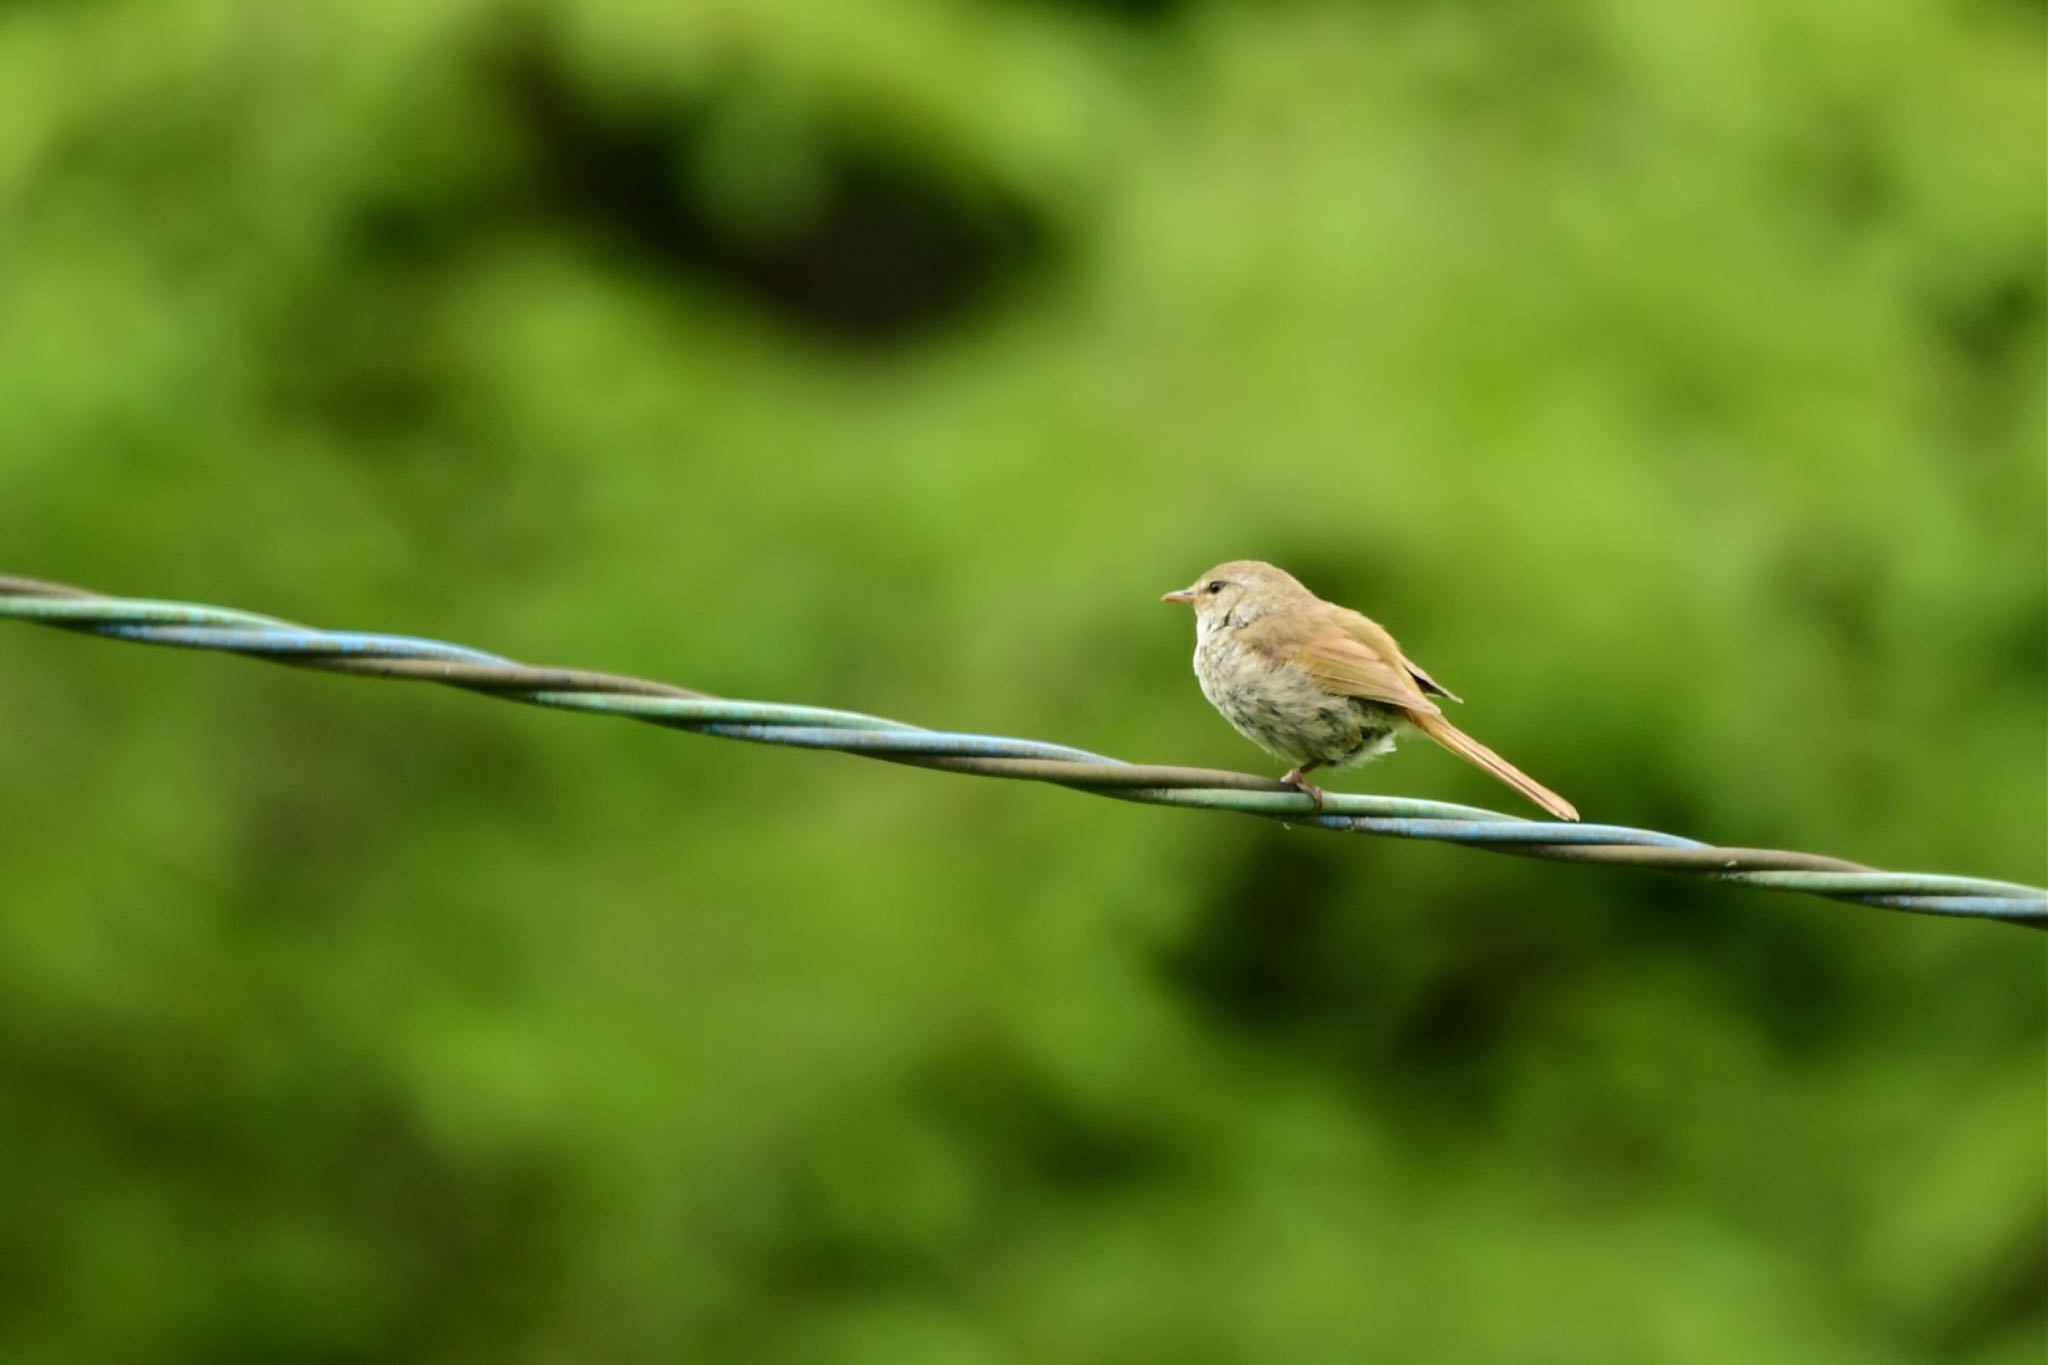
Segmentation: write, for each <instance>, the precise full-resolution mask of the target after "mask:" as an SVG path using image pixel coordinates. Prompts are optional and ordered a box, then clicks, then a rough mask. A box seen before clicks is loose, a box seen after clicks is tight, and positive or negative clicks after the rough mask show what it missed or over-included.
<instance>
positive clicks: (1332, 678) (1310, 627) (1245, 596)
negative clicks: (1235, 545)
mask: <svg viewBox="0 0 2048 1365" xmlns="http://www.w3.org/2000/svg"><path fill="white" fill-rule="evenodd" d="M1160 600H1161V601H1165V602H1186V603H1189V604H1190V605H1192V606H1193V607H1194V609H1195V676H1196V677H1197V678H1199V679H1200V680H1201V683H1202V695H1203V696H1205V697H1207V698H1208V699H1209V704H1210V705H1211V706H1214V707H1215V708H1216V709H1217V710H1218V711H1221V712H1222V713H1223V718H1224V719H1225V720H1227V721H1229V722H1230V724H1231V725H1232V727H1233V728H1235V729H1236V731H1237V732H1238V733H1239V734H1241V735H1243V736H1244V737H1245V738H1246V739H1248V740H1250V741H1251V742H1252V743H1254V744H1256V745H1258V746H1259V747H1260V748H1261V749H1264V750H1265V751H1266V752H1267V753H1269V754H1272V755H1273V756H1274V757H1276V758H1280V759H1284V760H1285V761H1287V762H1289V763H1292V764H1293V765H1294V768H1293V770H1292V771H1291V772H1289V773H1288V774H1287V775H1286V776H1285V777H1283V778H1281V779H1280V780H1281V781H1283V782H1286V783H1288V784H1289V785H1291V786H1294V787H1297V788H1299V789H1300V790H1302V791H1304V792H1306V793H1308V795H1309V796H1311V797H1313V798H1314V799H1315V803H1316V809H1317V810H1321V809H1322V807H1323V793H1322V790H1321V789H1320V788H1318V787H1314V786H1311V785H1310V784H1309V782H1308V780H1307V778H1308V774H1309V773H1310V772H1312V771H1314V770H1315V769H1317V768H1325V767H1328V768H1348V767H1351V766H1353V765H1355V764H1359V763H1367V762H1370V761H1371V760H1373V759H1375V758H1378V757H1379V756H1380V755H1381V754H1384V753H1386V752H1388V751H1389V750H1391V749H1392V748H1393V747H1394V740H1395V739H1396V738H1397V737H1398V736H1400V735H1403V734H1406V733H1407V732H1409V731H1410V730H1420V731H1421V732H1422V733H1423V734H1425V735H1428V736H1429V737H1430V738H1431V739H1433V740H1435V741H1436V742H1437V743H1439V744H1441V745H1443V746H1444V747H1445V748H1446V749H1449V750H1450V751H1451V752H1452V753H1454V754H1456V755H1457V756H1458V757H1460V758H1462V759H1464V760H1465V761H1466V762H1468V763H1471V764H1474V765H1476V766H1478V767H1481V768H1484V769H1485V770H1486V771H1487V772H1489V773H1492V774H1493V775H1494V776H1495V777H1497V778H1499V779H1500V780H1501V781H1503V782H1505V783H1507V784H1508V785H1509V786H1510V787H1513V788H1514V789H1515V790H1516V791H1518V792H1520V793H1521V794H1522V795H1524V796H1526V797H1528V798H1529V799H1530V800H1531V801H1534V802H1535V803H1536V804H1537V805H1539V806H1541V807H1543V809H1545V810H1547V811H1549V812H1550V813H1551V814H1552V815H1554V816H1556V817H1557V818H1558V819H1560V820H1576V819H1578V818H1579V813H1578V811H1577V810H1575V809H1573V807H1572V803H1571V802H1569V801H1567V800H1565V799H1564V798H1563V797H1562V796H1559V795H1558V794H1557V793H1556V792H1554V791H1552V790H1550V789H1549V788H1548V787H1546V786H1544V785H1543V784H1542V783H1541V782H1538V781H1537V780H1536V779H1535V778H1533V777H1530V776H1529V775H1528V774H1527V773H1525V772H1523V771H1522V770H1521V769H1520V768H1517V767H1516V766H1515V765H1514V764H1512V763H1510V762H1508V761H1507V760H1506V759H1504V758H1502V757H1501V756H1500V755H1499V754H1497V753H1495V752H1494V751H1493V750H1491V749H1489V748H1487V747H1486V746H1485V745H1484V744H1481V743H1480V742H1479V741H1478V740H1476V739H1474V738H1472V736H1470V735H1468V734H1466V733H1465V732H1464V731H1463V730H1460V729H1459V728H1458V727H1457V726H1455V725H1453V724H1451V723H1450V722H1449V721H1448V720H1445V719H1444V714H1443V710H1442V709H1441V708H1440V707H1439V706H1438V705H1437V704H1436V702H1435V701H1433V700H1432V698H1433V697H1446V698H1449V699H1450V700H1451V701H1461V700H1463V698H1461V697H1458V696H1456V695H1455V694H1453V693H1452V692H1451V690H1450V689H1449V688H1447V687H1445V686H1443V684H1441V683H1439V682H1438V681H1437V680H1436V679H1435V678H1432V677H1430V676H1429V674H1427V673H1425V672H1424V671H1423V670H1422V668H1421V667H1420V666H1419V665H1417V664H1414V663H1411V662H1409V661H1408V660H1407V659H1406V658H1404V657H1402V654H1401V647H1400V646H1399V645H1397V644H1395V643H1394V637H1393V636H1391V635H1389V634H1387V632H1386V631H1385V630H1383V629H1381V628H1380V626H1379V625H1378V624H1376V623H1375V622H1373V621H1370V620H1368V619H1367V618H1365V617H1363V616H1360V615H1359V614H1358V613H1357V612H1355V611H1352V610H1350V609H1348V608H1345V607H1340V606H1338V605H1337V604H1336V603H1334V602H1325V601H1324V600H1323V599H1322V598H1320V597H1317V596H1316V595H1315V594H1314V593H1312V592H1310V591H1309V590H1308V589H1307V588H1304V587H1303V586H1302V585H1301V584H1300V583H1298V582H1296V581H1295V579H1294V577H1293V575H1291V574H1288V573H1286V572H1285V571H1283V570H1280V569H1276V568H1274V567H1273V566H1272V565H1271V564H1262V563H1260V562H1259V561H1258V560H1256V559H1236V560H1232V561H1231V562H1230V563H1228V564H1218V565H1217V566H1216V567H1215V568H1213V569H1211V570H1209V572H1207V573H1205V574H1203V575H1202V576H1201V577H1200V578H1198V579H1196V580H1195V582H1194V585H1193V586H1192V587H1186V588H1180V589H1177V590H1175V591H1173V592H1170V593H1167V594H1166V595H1165V596H1164V597H1163V598H1161V599H1160Z"/></svg>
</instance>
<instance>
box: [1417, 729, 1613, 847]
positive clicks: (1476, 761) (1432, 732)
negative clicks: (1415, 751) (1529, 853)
mask: <svg viewBox="0 0 2048 1365" xmlns="http://www.w3.org/2000/svg"><path fill="white" fill-rule="evenodd" d="M1408 719H1409V720H1411V721H1413V722H1414V723H1415V728H1416V729H1418V730H1420V731H1422V733H1423V734H1425V735H1428V736H1429V737H1430V738H1431V739H1433V740H1435V741H1436V742H1437V743H1439V744H1441V745H1443V746H1444V747H1445V748H1446V749H1449V750H1450V751H1451V752H1452V753H1454V754H1456V755H1457V756H1458V757H1459V758H1462V759H1464V760H1465V761H1466V762H1467V763H1470V764H1471V765H1473V766H1474V767H1476V768H1484V769H1485V770H1486V771H1487V772H1490V773H1492V774H1493V775H1494V776H1495V777H1497V778H1499V779H1500V780H1501V781H1503V782H1505V783H1507V784H1508V785H1509V786H1510V787H1513V788H1514V789H1515V790H1516V791H1518V792H1520V793H1521V794H1522V795H1524V796H1526V797H1528V798H1529V799H1530V800H1531V801H1534V802H1535V803H1536V804H1537V805H1539V806H1541V807H1543V809H1545V810H1547V811H1549V812H1550V813H1551V814H1552V815H1554V816H1556V817H1557V818H1558V819H1560V820H1576V819H1578V818H1579V812H1578V810H1577V809H1576V808H1574V807H1573V805H1572V803H1571V802H1569V801H1567V800H1565V799H1564V798H1563V797H1562V796H1559V795H1558V794H1557V793H1556V792H1554V791H1552V790H1551V789H1550V788H1548V787H1546V786H1544V785H1543V784H1542V783H1541V782H1538V781H1537V780H1536V779H1535V778H1533V777H1531V776H1529V774H1527V773H1525V772H1523V771H1522V770H1521V769H1520V768H1517V767H1516V766H1515V765H1514V764H1512V763H1510V762H1508V761H1507V760H1506V759H1504V758H1502V757H1501V756H1500V755H1499V754H1497V753H1495V752H1494V751H1493V750H1491V749H1489V748H1487V747H1486V746H1485V745H1484V744H1481V743H1480V742H1479V741H1478V740H1476V739H1474V738H1472V736H1470V735H1468V734H1466V733H1465V732H1464V731H1463V730H1460V729H1459V728H1458V727H1457V726H1455V725H1453V724H1451V723H1450V722H1449V721H1447V720H1445V719H1444V718H1443V717H1442V716H1441V715H1438V714H1436V713H1434V712H1430V711H1410V712H1409V713H1408Z"/></svg>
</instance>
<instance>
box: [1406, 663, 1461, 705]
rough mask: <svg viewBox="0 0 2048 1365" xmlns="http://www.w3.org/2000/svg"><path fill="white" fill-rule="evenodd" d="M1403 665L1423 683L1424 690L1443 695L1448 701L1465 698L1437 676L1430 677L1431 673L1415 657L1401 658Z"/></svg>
mask: <svg viewBox="0 0 2048 1365" xmlns="http://www.w3.org/2000/svg"><path fill="white" fill-rule="evenodd" d="M1401 666H1402V667H1403V668H1405V669H1407V670H1408V672H1409V674H1410V675H1411V676H1413V677H1414V679H1415V681H1416V682H1418V683H1420V684H1421V685H1422V690H1423V691H1425V692H1429V693H1432V694H1434V695H1436V696H1439V697H1442V698H1444V699H1445V700H1446V701H1463V700H1465V699H1464V698H1463V697H1461V696H1459V695H1458V694H1457V693H1456V692H1453V691H1451V689H1450V688H1448V687H1445V686H1444V685H1443V684H1442V683H1440V682H1438V681H1437V680H1436V679H1435V678H1432V677H1430V676H1429V674H1427V673H1425V672H1424V671H1423V669H1422V665H1421V664H1419V663H1416V662H1415V661H1414V660H1413V659H1403V660H1401Z"/></svg>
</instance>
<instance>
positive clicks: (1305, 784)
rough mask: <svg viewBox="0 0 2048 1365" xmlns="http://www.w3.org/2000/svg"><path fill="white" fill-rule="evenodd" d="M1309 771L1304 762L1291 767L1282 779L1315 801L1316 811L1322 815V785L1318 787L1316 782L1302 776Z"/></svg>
mask: <svg viewBox="0 0 2048 1365" xmlns="http://www.w3.org/2000/svg"><path fill="white" fill-rule="evenodd" d="M1307 771H1308V765H1307V764H1303V765H1302V766H1301V767H1299V768H1294V769H1291V770H1290V771H1289V772H1288V773H1287V775H1286V776H1284V777H1282V778H1281V779H1280V780H1281V781H1282V782H1285V783H1286V784H1287V785H1288V786H1290V787H1292V788H1294V789H1295V790H1296V791H1298V792H1300V793H1301V794H1302V795H1303V796H1306V797H1307V798H1308V799H1309V800H1311V801H1313V802H1315V803H1316V813H1317V814H1318V815H1320V814H1321V813H1322V810H1323V789H1322V788H1321V787H1318V786H1317V785H1316V784H1315V783H1313V782H1311V781H1309V780H1308V779H1307V778H1306V777H1303V776H1302V774H1303V773H1305V772H1307Z"/></svg>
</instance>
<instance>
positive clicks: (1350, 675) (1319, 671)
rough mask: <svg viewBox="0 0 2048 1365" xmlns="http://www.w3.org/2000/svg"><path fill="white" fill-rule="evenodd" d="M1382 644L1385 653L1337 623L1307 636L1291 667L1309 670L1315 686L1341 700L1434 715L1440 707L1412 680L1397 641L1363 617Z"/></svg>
mask: <svg viewBox="0 0 2048 1365" xmlns="http://www.w3.org/2000/svg"><path fill="white" fill-rule="evenodd" d="M1357 619H1358V620H1359V621H1363V622H1364V623H1365V624H1366V625H1367V626H1369V627H1371V633H1372V634H1376V635H1378V636H1379V637H1380V639H1381V640H1383V641H1384V648H1383V649H1380V648H1375V647H1374V642H1372V641H1370V640H1369V639H1362V638H1360V636H1361V634H1362V632H1360V631H1359V630H1358V628H1357V627H1356V625H1355V624H1354V623H1353V622H1351V621H1334V622H1331V623H1330V624H1328V625H1325V626H1322V627H1320V628H1318V629H1317V630H1315V631H1313V632H1312V633H1310V634H1309V636H1308V637H1307V638H1306V639H1304V640H1303V641H1302V642H1301V643H1300V644H1299V645H1297V646H1296V647H1295V649H1294V653H1293V662H1294V663H1296V664H1299V665H1300V666H1301V667H1302V668H1303V669H1305V670H1306V671H1307V673H1308V675H1309V676H1310V677H1311V678H1314V679H1315V680H1316V684H1317V685H1318V686H1320V687H1321V688H1323V689H1324V690H1325V691H1328V692H1335V693H1337V694H1338V695H1340V696H1346V697H1358V698H1360V699H1361V700H1364V701H1377V702H1384V703H1386V704H1387V705H1389V706H1401V707H1406V708H1408V709H1409V710H1414V711H1423V712H1431V713H1433V712H1435V711H1436V710H1437V704H1436V703H1435V702H1433V701H1431V700H1430V699H1429V698H1428V697H1426V696H1424V695H1423V694H1422V689H1421V688H1420V687H1419V686H1417V685H1416V682H1415V679H1414V678H1412V677H1410V676H1409V673H1408V668H1407V665H1406V662H1405V661H1404V660H1403V659H1402V658H1401V651H1400V649H1399V648H1398V647H1396V646H1395V644H1394V642H1393V640H1392V639H1391V638H1389V637H1388V636H1387V633H1386V632H1385V631H1383V630H1381V629H1380V628H1379V627H1378V626H1376V625H1373V623H1372V622H1371V621H1368V620H1366V618H1365V617H1363V616H1360V617H1358V618H1357Z"/></svg>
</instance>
